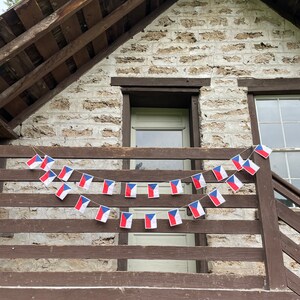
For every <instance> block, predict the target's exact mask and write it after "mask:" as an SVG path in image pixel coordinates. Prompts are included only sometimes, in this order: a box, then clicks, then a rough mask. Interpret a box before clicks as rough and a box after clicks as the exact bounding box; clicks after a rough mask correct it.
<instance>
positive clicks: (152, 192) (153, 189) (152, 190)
mask: <svg viewBox="0 0 300 300" xmlns="http://www.w3.org/2000/svg"><path fill="white" fill-rule="evenodd" d="M148 198H159V190H158V184H157V183H148Z"/></svg>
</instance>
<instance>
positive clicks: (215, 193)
mask: <svg viewBox="0 0 300 300" xmlns="http://www.w3.org/2000/svg"><path fill="white" fill-rule="evenodd" d="M248 149H249V148H247V149H245V150H244V151H246V150H248ZM244 151H243V152H244ZM35 152H36V151H35ZM243 152H242V153H243ZM254 152H255V153H257V154H258V155H260V156H262V157H263V158H265V159H267V158H268V157H269V156H270V154H271V152H272V150H271V149H270V148H268V147H267V146H265V145H256V146H255V148H254V150H253V152H252V153H251V154H250V155H249V157H248V158H247V159H246V160H244V159H243V158H242V157H241V153H240V154H238V155H236V156H234V157H233V158H231V161H232V163H233V165H234V167H235V169H236V172H239V171H241V170H245V171H246V172H247V173H249V174H251V175H255V174H256V172H257V171H258V170H259V168H260V167H259V166H258V165H256V164H255V163H254V162H253V161H252V160H251V159H250V157H251V156H252V154H253V153H254ZM25 163H26V165H27V167H29V168H30V169H36V168H40V169H42V170H45V171H46V172H45V174H44V175H42V176H41V177H40V178H39V180H40V181H41V182H42V183H43V184H44V185H45V186H46V187H48V186H49V185H50V184H51V183H52V182H53V180H54V179H55V178H56V177H57V178H58V179H59V180H61V181H64V182H66V181H68V180H69V178H70V177H71V176H72V173H73V171H76V170H74V169H72V168H71V167H68V166H64V167H63V168H62V169H61V171H60V173H59V174H58V175H56V174H55V173H54V172H53V171H52V170H51V168H52V166H53V164H54V163H55V160H54V159H53V158H52V157H50V156H49V155H44V158H41V157H40V156H39V155H38V154H37V153H36V154H35V155H34V156H33V157H32V158H30V159H29V160H27V161H26V162H25ZM76 172H79V171H76ZM206 172H208V171H205V172H203V173H206ZM212 172H213V174H214V176H215V177H216V179H217V181H218V182H221V181H222V180H224V179H226V178H227V179H226V181H225V183H226V184H227V185H228V186H229V187H230V188H231V190H232V191H233V192H238V191H239V190H240V189H241V188H242V186H243V183H242V182H241V181H240V180H239V179H238V177H237V176H236V175H235V174H236V172H235V173H234V174H232V175H231V176H230V177H228V175H227V172H226V171H225V169H224V168H223V166H222V165H220V166H217V167H215V168H213V170H212ZM79 173H80V172H79ZM203 173H198V174H194V175H192V176H190V177H191V180H192V182H193V184H194V187H195V189H197V190H198V189H201V188H204V187H206V181H205V179H204V176H203ZM81 174H82V176H81V179H80V181H79V182H78V183H77V186H79V187H81V188H83V189H86V190H88V189H89V187H90V185H91V183H92V181H93V179H94V177H93V176H92V175H89V174H85V173H81ZM181 180H182V179H174V180H170V181H169V185H170V189H171V191H170V193H171V194H172V195H177V194H182V193H183V187H182V182H181ZM64 182H62V185H61V186H60V187H59V188H58V189H57V191H56V193H55V195H56V196H57V197H58V198H59V199H60V200H64V199H65V197H67V195H68V194H69V192H70V191H71V190H72V189H71V187H70V186H69V185H67V184H66V183H64ZM115 183H116V182H115V181H114V180H108V179H103V186H102V191H101V193H102V194H104V195H112V194H113V190H114V186H115ZM136 195H137V184H135V183H126V187H125V195H124V196H125V198H136ZM206 196H208V197H209V198H210V200H211V201H212V202H213V204H214V205H215V206H216V207H218V206H220V205H221V204H223V203H224V202H225V201H226V200H225V199H224V197H223V196H222V194H221V193H220V191H219V190H218V189H217V188H214V189H213V190H212V191H211V192H210V193H208V194H203V195H202V197H201V199H203V198H204V197H206ZM148 198H150V199H151V198H159V185H158V184H157V183H149V184H148ZM201 199H199V200H196V201H194V202H192V203H190V204H188V205H186V206H183V207H189V209H190V211H191V212H192V215H193V217H194V218H195V219H197V218H199V217H202V216H203V215H205V211H204V209H203V207H202V205H201V203H200V200H201ZM90 202H94V201H92V200H90V199H88V198H87V197H85V196H83V195H80V197H79V199H78V201H77V203H76V205H75V207H74V208H75V209H76V210H78V211H79V212H81V213H84V212H85V210H86V208H87V207H88V205H89V203H90ZM94 203H96V202H94ZM96 204H97V205H99V209H98V212H97V215H96V217H95V220H97V221H100V222H102V223H106V222H107V220H108V219H109V215H110V212H111V210H112V209H111V208H109V207H107V206H104V205H100V204H98V203H96ZM183 207H182V208H183ZM167 216H168V220H169V224H170V226H171V227H173V226H176V225H180V224H182V218H181V216H180V213H179V208H176V209H172V210H170V211H168V212H167ZM132 220H133V214H132V213H129V212H120V225H119V226H120V227H121V228H125V229H131V226H132ZM144 221H145V229H156V228H157V219H156V214H155V213H150V214H145V216H144Z"/></svg>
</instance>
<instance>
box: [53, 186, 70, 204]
mask: <svg viewBox="0 0 300 300" xmlns="http://www.w3.org/2000/svg"><path fill="white" fill-rule="evenodd" d="M69 192H71V188H70V187H69V186H68V185H67V184H65V183H63V184H62V185H61V187H60V188H59V189H58V190H57V192H56V193H55V196H56V197H58V198H59V199H60V200H64V199H65V197H66V196H67V195H68V194H69Z"/></svg>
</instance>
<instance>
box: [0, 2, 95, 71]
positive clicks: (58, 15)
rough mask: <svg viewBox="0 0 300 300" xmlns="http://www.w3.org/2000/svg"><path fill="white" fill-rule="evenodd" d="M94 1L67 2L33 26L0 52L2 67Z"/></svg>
mask: <svg viewBox="0 0 300 300" xmlns="http://www.w3.org/2000/svg"><path fill="white" fill-rule="evenodd" d="M91 1H92V0H71V1H69V2H67V3H66V4H65V5H64V6H63V7H61V8H60V9H58V10H57V11H55V12H54V13H53V14H51V15H50V16H48V17H46V18H45V19H43V20H42V21H40V22H39V23H37V24H36V25H34V26H32V27H31V28H30V29H29V30H27V31H26V32H25V33H24V34H22V35H20V36H18V37H16V38H15V39H14V40H13V41H11V42H10V43H8V44H7V45H5V46H4V47H3V48H2V49H1V52H0V65H2V64H3V63H5V62H7V61H8V60H9V59H10V58H12V57H14V56H15V55H17V54H18V53H20V52H21V51H23V50H24V49H25V48H26V47H28V46H29V45H31V44H33V43H35V42H36V41H37V40H39V39H40V38H41V37H43V36H44V35H45V34H46V33H49V32H50V31H51V30H52V29H54V28H55V27H56V26H58V25H60V24H61V23H62V22H64V21H65V20H66V19H67V18H68V17H70V16H71V15H73V14H74V13H75V12H77V11H78V10H79V9H81V8H82V7H83V6H85V5H87V4H88V3H90V2H91ZM26 4H27V2H25V3H23V2H21V3H20V4H19V5H18V6H16V8H15V10H16V11H18V10H19V9H22V6H23V5H25V6H26Z"/></svg>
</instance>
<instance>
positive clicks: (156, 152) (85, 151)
mask: <svg viewBox="0 0 300 300" xmlns="http://www.w3.org/2000/svg"><path fill="white" fill-rule="evenodd" d="M36 149H37V151H38V153H40V154H41V153H46V154H47V155H50V156H52V157H53V158H74V159H75V158H78V159H79V158H80V159H81V158H86V159H100V158H105V159H117V158H121V159H129V158H135V159H178V160H182V159H202V160H207V159H209V160H228V159H230V158H232V157H233V156H235V155H237V154H239V153H241V152H242V151H244V150H245V149H243V148H213V149H212V148H198V147H193V148H154V147H153V148H130V147H40V146H39V147H37V148H36ZM250 153H251V150H250V149H248V150H246V151H245V152H244V153H243V154H242V156H243V157H247V156H248V155H249V154H250ZM34 154H35V152H34V151H33V148H32V147H30V146H12V145H10V146H3V145H1V146H0V157H5V158H30V157H32V156H33V155H34Z"/></svg>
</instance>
